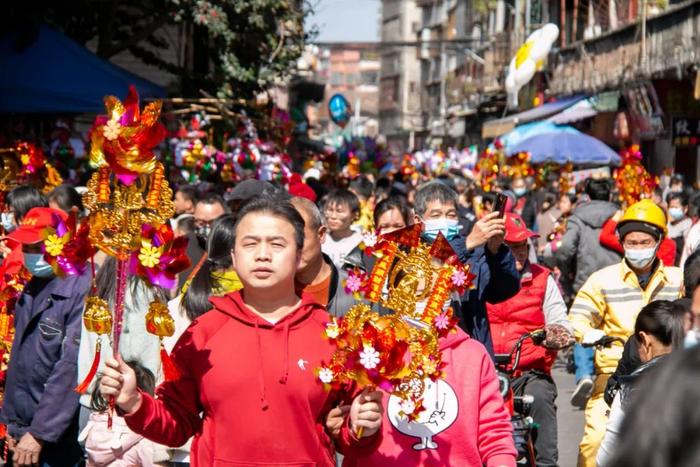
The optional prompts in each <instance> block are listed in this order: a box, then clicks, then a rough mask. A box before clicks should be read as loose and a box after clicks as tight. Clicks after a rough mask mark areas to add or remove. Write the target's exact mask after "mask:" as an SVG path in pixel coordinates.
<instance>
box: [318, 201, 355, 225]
mask: <svg viewBox="0 0 700 467" xmlns="http://www.w3.org/2000/svg"><path fill="white" fill-rule="evenodd" d="M323 216H324V217H325V218H326V225H327V226H328V230H329V231H331V232H345V231H347V230H348V229H349V228H350V226H351V225H352V223H353V222H355V217H356V216H355V215H354V214H353V212H352V211H351V210H350V206H348V205H347V204H339V203H332V204H329V205H328V206H326V207H325V209H324V211H323Z"/></svg>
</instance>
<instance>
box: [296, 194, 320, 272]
mask: <svg viewBox="0 0 700 467" xmlns="http://www.w3.org/2000/svg"><path fill="white" fill-rule="evenodd" d="M292 204H294V207H295V208H296V209H297V211H299V214H301V217H302V218H303V219H304V248H302V250H301V261H300V263H299V272H302V271H304V270H305V269H306V268H307V267H308V266H309V264H314V263H316V262H317V261H318V260H319V258H321V255H322V253H321V244H323V241H324V240H325V239H326V227H325V226H323V225H322V226H321V227H319V228H318V229H316V228H314V225H313V224H314V220H313V218H312V217H311V214H310V213H309V212H308V211H307V210H306V209H305V208H304V207H303V206H300V205H297V204H296V203H294V202H292Z"/></svg>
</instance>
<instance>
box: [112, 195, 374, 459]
mask: <svg viewBox="0 0 700 467" xmlns="http://www.w3.org/2000/svg"><path fill="white" fill-rule="evenodd" d="M303 244H304V220H303V219H302V218H301V216H300V215H299V213H298V212H297V211H296V210H295V209H294V207H293V206H292V205H291V204H290V203H289V202H287V201H280V200H279V199H268V198H260V199H256V200H253V201H250V202H248V203H246V204H245V205H244V206H243V207H242V208H241V210H240V211H239V213H238V215H237V219H236V225H235V228H234V242H233V245H234V247H233V251H232V261H233V266H234V268H235V269H236V271H237V272H238V275H239V277H240V279H241V282H242V283H243V289H242V290H241V291H238V292H233V293H230V294H228V295H226V296H224V297H214V298H212V299H211V302H212V305H213V308H212V310H211V311H209V312H207V313H205V314H204V315H202V316H200V317H199V318H198V319H197V320H196V321H195V322H194V323H193V324H192V325H191V326H190V327H189V328H188V329H187V331H185V333H184V334H183V335H182V336H181V337H180V340H179V341H178V343H177V344H176V346H175V348H174V349H173V352H172V360H173V362H174V364H175V365H177V368H178V369H179V370H180V373H181V376H180V378H178V379H176V380H173V381H165V382H163V383H162V384H161V385H160V386H159V388H158V389H157V390H156V394H157V396H158V397H157V398H154V397H152V396H150V395H148V394H146V393H143V392H141V391H139V390H138V389H137V386H136V380H135V375H134V372H133V370H132V369H131V368H129V366H128V365H126V363H124V361H123V360H122V359H119V360H115V359H111V360H110V361H109V362H108V363H107V366H108V368H107V369H106V370H105V372H104V375H103V377H102V380H101V383H100V390H101V392H102V395H103V397H114V398H115V401H116V405H117V407H118V408H119V410H120V411H121V412H122V413H123V414H124V418H125V420H126V423H127V425H128V426H129V428H131V429H132V430H133V431H135V432H136V433H139V434H141V435H143V436H145V437H146V438H148V439H150V440H152V441H155V442H158V443H163V444H167V445H170V446H180V445H182V444H183V443H184V442H185V441H187V440H188V439H189V438H190V437H191V436H194V441H193V443H192V450H191V457H192V460H193V464H195V465H199V466H205V465H206V466H209V465H217V464H221V465H224V464H229V465H292V464H294V465H318V466H325V467H332V466H334V465H335V462H334V458H333V454H334V445H333V442H332V440H331V436H330V434H329V433H328V432H327V431H326V430H325V421H326V416H327V415H328V412H329V410H330V408H331V407H333V406H335V405H337V403H338V402H339V401H340V400H343V399H346V398H347V400H352V402H351V406H352V407H351V409H350V412H349V415H348V417H347V418H346V420H345V421H344V423H343V428H342V429H341V433H340V437H339V439H338V446H339V449H340V450H341V451H342V452H343V453H344V454H346V455H348V454H363V453H364V454H365V455H366V454H368V453H369V452H371V451H373V450H374V449H375V448H376V446H377V444H378V443H379V442H380V440H381V438H380V436H379V431H380V429H381V418H382V412H383V409H382V406H381V393H380V392H378V391H374V392H369V391H368V390H365V391H363V392H362V393H360V394H358V395H354V393H352V392H349V391H348V392H346V391H330V392H328V391H326V390H325V389H324V388H323V386H322V384H321V383H320V381H319V380H318V377H317V376H316V375H315V374H314V371H313V369H314V368H318V367H320V366H321V362H322V361H323V360H325V361H329V359H330V357H331V355H332V354H333V352H334V346H333V344H331V343H330V342H329V341H328V340H325V339H323V338H322V333H323V332H324V330H325V328H326V324H327V323H328V322H329V321H330V316H329V315H328V314H327V313H326V311H325V310H324V309H323V307H322V306H321V305H320V304H318V303H317V302H316V301H315V300H314V299H313V298H312V297H311V296H309V295H303V296H301V297H299V296H298V295H297V293H296V290H295V275H296V271H297V266H298V264H299V262H300V260H301V254H302V249H303ZM232 356H236V365H235V371H232V367H231V358H232ZM360 427H362V437H361V438H360V439H358V438H357V437H356V433H357V432H358V430H359V429H360Z"/></svg>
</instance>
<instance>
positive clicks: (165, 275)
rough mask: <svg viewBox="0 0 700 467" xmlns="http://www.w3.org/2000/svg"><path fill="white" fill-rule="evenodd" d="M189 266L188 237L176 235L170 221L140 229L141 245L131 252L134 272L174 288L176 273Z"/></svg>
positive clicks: (131, 268)
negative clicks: (156, 226) (155, 226)
mask: <svg viewBox="0 0 700 467" xmlns="http://www.w3.org/2000/svg"><path fill="white" fill-rule="evenodd" d="M188 267H190V260H189V258H188V257H187V237H177V238H176V237H175V234H174V233H173V230H172V228H171V227H170V223H168V222H166V223H164V224H161V225H160V226H159V227H158V228H154V227H152V226H151V225H149V224H145V225H144V226H143V227H142V228H141V248H140V249H139V250H138V251H135V252H134V253H132V255H131V262H130V270H131V273H132V274H134V275H137V276H141V277H143V278H145V279H147V280H148V281H149V282H150V283H151V284H153V285H158V286H160V287H163V288H165V289H170V288H172V287H173V286H174V285H175V284H176V282H177V275H178V274H179V273H181V272H182V271H184V270H185V269H187V268H188Z"/></svg>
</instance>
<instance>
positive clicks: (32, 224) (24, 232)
mask: <svg viewBox="0 0 700 467" xmlns="http://www.w3.org/2000/svg"><path fill="white" fill-rule="evenodd" d="M53 216H59V217H60V218H61V220H63V221H64V222H65V221H66V220H68V214H66V213H65V212H63V211H61V210H59V209H52V208H32V209H30V210H29V212H28V213H27V214H26V215H25V216H24V219H22V222H20V224H19V226H18V227H17V228H16V229H15V230H14V231H13V232H12V233H10V235H8V236H7V238H9V239H12V240H14V241H16V242H18V243H21V244H23V245H31V244H32V243H39V242H40V241H42V240H43V238H42V232H43V231H44V229H45V228H47V227H50V226H51V225H53Z"/></svg>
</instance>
